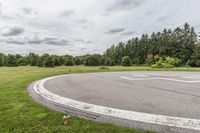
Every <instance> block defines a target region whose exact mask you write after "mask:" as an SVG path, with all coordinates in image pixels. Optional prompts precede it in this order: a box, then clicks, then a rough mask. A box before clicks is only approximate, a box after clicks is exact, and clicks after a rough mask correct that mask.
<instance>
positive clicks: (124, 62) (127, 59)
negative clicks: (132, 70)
mask: <svg viewBox="0 0 200 133" xmlns="http://www.w3.org/2000/svg"><path fill="white" fill-rule="evenodd" d="M121 65H122V66H131V65H132V62H131V59H130V57H129V56H124V57H123V58H122V61H121Z"/></svg>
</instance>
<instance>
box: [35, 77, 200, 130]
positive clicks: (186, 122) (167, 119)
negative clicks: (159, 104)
mask: <svg viewBox="0 0 200 133" xmlns="http://www.w3.org/2000/svg"><path fill="white" fill-rule="evenodd" d="M56 77H61V76H55V77H50V78H46V79H42V80H39V81H37V82H36V83H35V84H34V90H35V92H36V93H37V94H38V95H40V96H42V97H43V98H46V99H48V100H50V101H53V102H56V103H60V104H63V105H66V106H68V107H72V108H76V109H79V110H83V111H88V112H92V113H97V114H102V115H107V116H112V117H117V118H121V119H127V120H132V121H138V122H144V123H152V124H158V125H165V126H172V127H179V128H186V129H193V130H200V120H198V119H189V118H181V117H171V116H165V115H156V114H148V113H141V112H134V111H128V110H121V109H115V108H110V107H105V106H99V105H94V104H89V103H84V102H80V101H76V100H72V99H69V98H66V97H61V96H59V95H56V94H54V93H52V92H49V91H48V90H46V88H45V87H44V83H45V82H46V81H48V80H50V79H53V78H56ZM85 107H87V108H85Z"/></svg>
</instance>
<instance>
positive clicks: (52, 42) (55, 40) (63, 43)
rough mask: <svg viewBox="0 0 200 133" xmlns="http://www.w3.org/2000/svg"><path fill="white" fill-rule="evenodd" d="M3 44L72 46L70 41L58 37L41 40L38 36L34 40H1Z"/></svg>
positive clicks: (26, 38) (27, 38) (28, 38)
mask: <svg viewBox="0 0 200 133" xmlns="http://www.w3.org/2000/svg"><path fill="white" fill-rule="evenodd" d="M1 41H2V42H5V43H7V44H16V45H22V44H27V45H39V44H47V45H55V46H66V45H70V43H69V41H68V40H66V39H63V38H57V37H44V38H42V39H41V38H39V37H38V36H35V37H33V38H30V37H25V38H5V39H3V40H1Z"/></svg>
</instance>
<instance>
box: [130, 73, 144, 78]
mask: <svg viewBox="0 0 200 133" xmlns="http://www.w3.org/2000/svg"><path fill="white" fill-rule="evenodd" d="M132 76H134V77H139V78H146V77H148V76H147V75H144V74H132Z"/></svg>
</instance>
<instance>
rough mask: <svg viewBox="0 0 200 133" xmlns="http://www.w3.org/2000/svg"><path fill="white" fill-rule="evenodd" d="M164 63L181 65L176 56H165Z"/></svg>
mask: <svg viewBox="0 0 200 133" xmlns="http://www.w3.org/2000/svg"><path fill="white" fill-rule="evenodd" d="M166 63H168V64H171V65H173V66H176V67H179V66H181V60H180V59H178V58H171V57H166Z"/></svg>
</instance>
